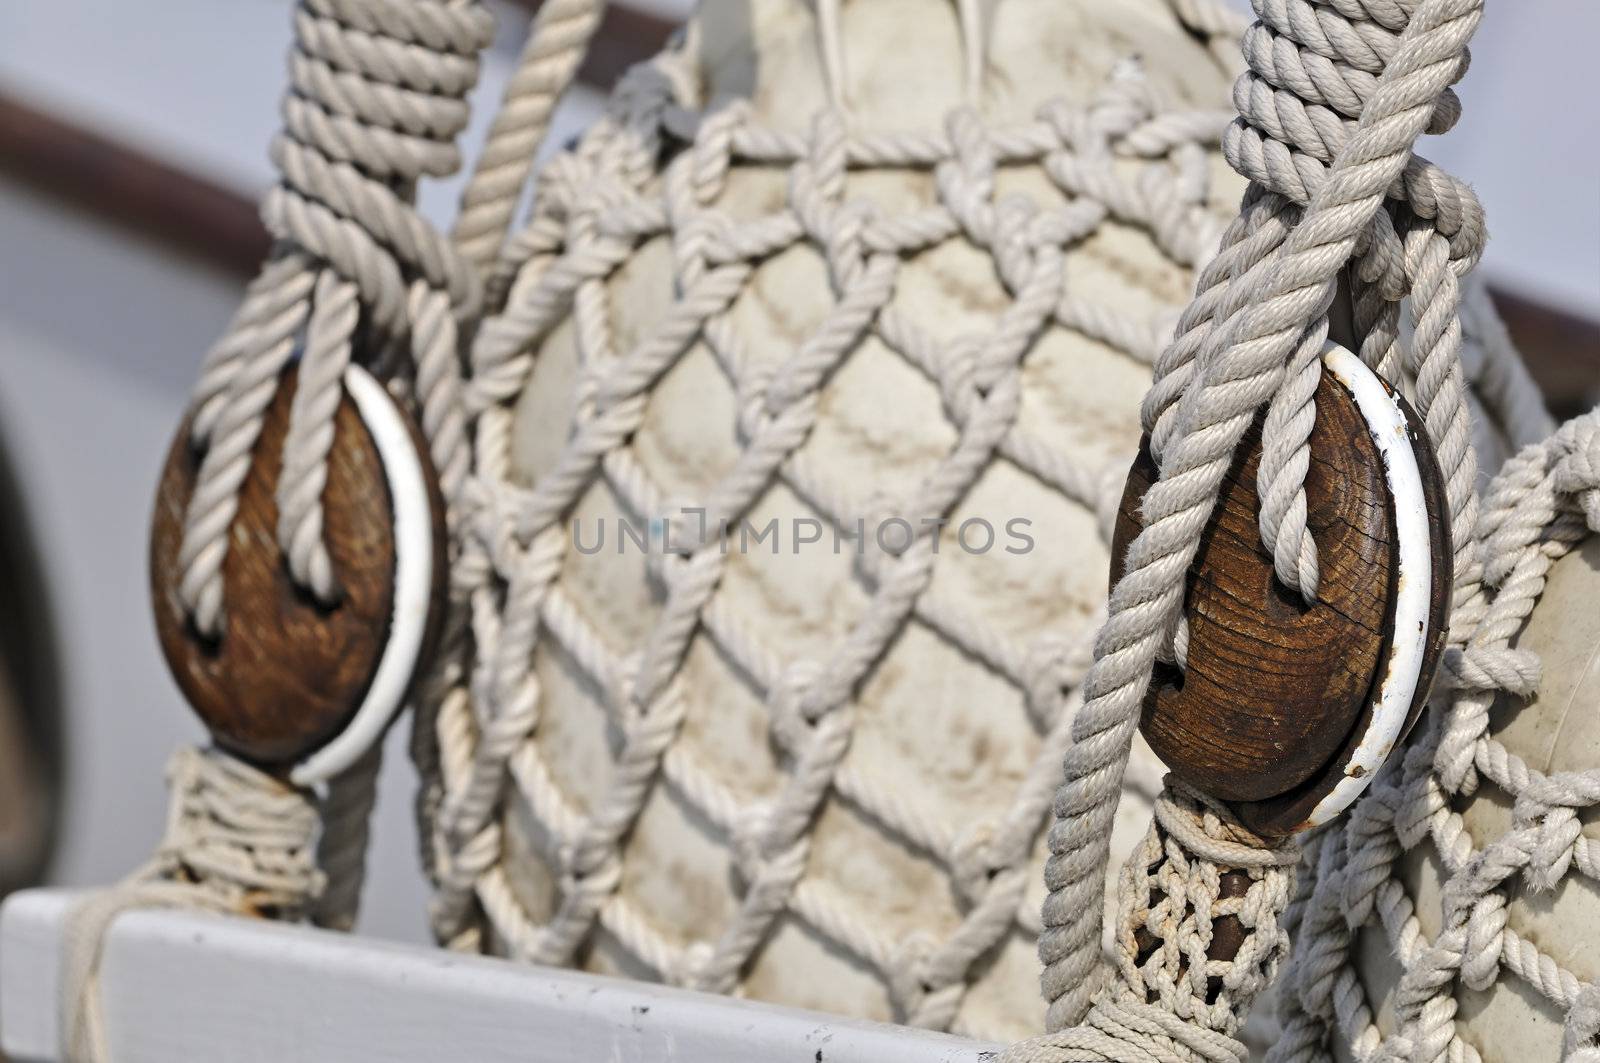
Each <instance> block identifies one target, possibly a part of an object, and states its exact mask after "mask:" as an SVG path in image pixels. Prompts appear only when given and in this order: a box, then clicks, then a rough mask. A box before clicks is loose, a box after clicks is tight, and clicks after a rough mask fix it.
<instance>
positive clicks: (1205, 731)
mask: <svg viewBox="0 0 1600 1063" xmlns="http://www.w3.org/2000/svg"><path fill="white" fill-rule="evenodd" d="M1316 401H1317V417H1316V425H1315V427H1314V428H1313V430H1312V433H1311V442H1310V448H1311V449H1310V454H1311V468H1310V471H1309V473H1308V474H1307V476H1306V485H1305V490H1306V505H1307V523H1308V525H1309V526H1310V529H1311V534H1312V537H1313V539H1314V540H1315V541H1316V544H1317V552H1318V562H1319V566H1320V582H1319V586H1318V592H1317V600H1316V601H1315V602H1313V603H1311V604H1309V605H1307V604H1306V603H1304V602H1302V601H1301V599H1300V596H1299V595H1298V594H1297V593H1296V592H1294V591H1291V590H1289V589H1288V588H1286V587H1285V586H1284V585H1283V584H1281V583H1280V582H1279V581H1278V580H1277V578H1276V576H1275V575H1274V572H1273V565H1272V558H1271V555H1269V554H1268V553H1267V552H1266V549H1265V548H1264V547H1263V546H1262V544H1261V534H1260V531H1259V529H1258V526H1257V514H1258V512H1259V510H1260V505H1259V499H1258V497H1257V494H1256V469H1257V466H1258V465H1259V463H1260V459H1261V426H1260V422H1259V420H1258V422H1257V423H1256V424H1255V425H1254V426H1253V427H1252V428H1251V429H1250V431H1249V432H1248V433H1247V434H1246V436H1245V438H1244V440H1243V441H1242V442H1241V444H1240V446H1239V449H1238V452H1237V456H1236V458H1235V460H1234V463H1233V466H1232V468H1230V469H1229V471H1228V474H1227V476H1226V478H1225V479H1224V482H1223V487H1222V490H1221V493H1220V495H1219V497H1218V500H1217V506H1216V509H1215V511H1214V512H1213V514H1212V517H1211V521H1210V523H1209V525H1208V526H1207V528H1206V531H1205V534H1204V536H1203V538H1202V539H1201V544H1200V550H1199V553H1198V555H1197V556H1196V559H1195V562H1194V564H1193V566H1192V567H1191V568H1190V574H1189V583H1188V589H1187V594H1186V600H1185V613H1186V615H1187V617H1188V622H1189V645H1188V654H1187V667H1186V669H1185V670H1184V671H1183V672H1182V673H1180V672H1179V671H1178V669H1176V668H1175V667H1172V666H1169V665H1157V667H1156V671H1155V675H1154V676H1153V678H1152V680H1151V684H1150V689H1149V691H1148V693H1147V694H1146V696H1145V702H1144V709H1143V714H1142V717H1141V721H1140V725H1141V728H1142V729H1143V731H1144V734H1145V737H1146V739H1147V740H1148V741H1149V743H1150V746H1151V748H1152V749H1153V750H1154V751H1155V752H1156V754H1157V755H1158V756H1159V757H1161V759H1162V760H1163V761H1165V762H1166V764H1167V766H1168V768H1169V769H1170V770H1171V771H1172V772H1173V773H1174V774H1175V775H1177V776H1178V777H1179V778H1181V779H1183V780H1184V781H1186V782H1188V783H1189V784H1190V785H1192V786H1194V787H1196V788H1197V789H1199V790H1201V791H1203V792H1205V793H1207V794H1210V795H1212V796H1213V797H1216V798H1218V799H1220V800H1223V801H1225V802H1227V803H1228V804H1229V806H1230V807H1231V808H1232V809H1233V810H1234V812H1235V814H1236V815H1238V817H1239V819H1240V821H1241V822H1242V823H1243V824H1244V825H1245V826H1247V827H1250V828H1251V829H1253V830H1255V831H1257V832H1258V833H1261V834H1263V835H1266V836H1269V837H1271V836H1282V835H1285V834H1288V833H1292V832H1293V831H1294V830H1296V829H1297V828H1299V827H1301V826H1302V825H1303V823H1304V820H1305V819H1306V817H1307V816H1308V815H1309V814H1310V813H1311V810H1312V809H1313V808H1314V807H1315V806H1316V804H1317V802H1318V801H1320V800H1321V799H1322V798H1323V797H1324V796H1326V795H1327V794H1328V793H1329V792H1331V791H1332V789H1333V788H1334V786H1335V785H1336V784H1337V783H1338V782H1339V780H1340V778H1341V777H1342V776H1343V772H1344V770H1345V767H1344V766H1345V765H1346V764H1347V763H1348V762H1349V759H1350V754H1351V752H1352V751H1353V750H1354V748H1355V746H1356V743H1357V741H1358V740H1359V738H1360V737H1361V735H1362V733H1363V732H1364V730H1365V728H1366V726H1367V723H1368V722H1369V721H1370V718H1371V699H1372V697H1373V695H1374V694H1375V684H1376V683H1377V680H1378V676H1379V672H1380V665H1381V664H1382V663H1383V662H1384V661H1385V660H1386V659H1387V656H1388V653H1389V647H1390V645H1391V636H1392V634H1393V631H1392V620H1393V608H1394V591H1395V588H1396V587H1397V586H1398V580H1400V579H1401V578H1402V575H1403V574H1402V573H1400V572H1399V571H1398V565H1397V557H1396V547H1395V518H1394V512H1393V505H1392V502H1391V500H1390V496H1389V491H1388V487H1387V484H1386V482H1385V479H1384V468H1383V459H1382V457H1381V456H1380V454H1379V452H1378V448H1377V444H1376V443H1375V442H1374V441H1373V439H1372V437H1371V435H1370V434H1369V431H1368V428H1367V425H1366V423H1365V421H1364V420H1363V419H1362V417H1361V414H1360V412H1359V411H1358V409H1357V408H1356V405H1355V401H1354V399H1353V398H1352V397H1351V396H1350V394H1349V392H1347V391H1346V390H1345V388H1344V387H1343V386H1342V385H1341V384H1339V383H1338V382H1337V381H1336V380H1334V378H1333V377H1332V375H1331V374H1329V373H1328V372H1327V371H1326V370H1325V371H1324V372H1323V375H1322V381H1321V384H1320V385H1319V387H1318V389H1317V395H1316ZM1401 403H1402V407H1403V409H1404V411H1405V414H1406V416H1407V418H1408V420H1409V421H1410V422H1411V429H1412V437H1413V444H1414V446H1415V448H1416V451H1417V457H1418V466H1419V469H1420V470H1421V473H1422V481H1423V489H1424V494H1425V495H1427V497H1428V508H1429V523H1430V531H1431V532H1432V535H1431V541H1432V552H1433V579H1432V586H1431V596H1432V598H1431V603H1430V618H1429V632H1430V636H1429V637H1430V642H1429V646H1428V653H1427V657H1426V659H1425V660H1424V664H1423V681H1422V682H1421V683H1420V684H1419V687H1418V690H1417V693H1416V697H1415V699H1414V700H1413V703H1412V706H1411V713H1410V717H1409V719H1408V721H1407V724H1406V726H1407V728H1408V729H1409V727H1410V726H1411V725H1412V724H1413V723H1414V722H1415V721H1416V718H1417V717H1418V715H1420V712H1421V709H1422V705H1423V703H1424V702H1425V700H1426V697H1427V687H1428V679H1429V678H1430V677H1431V676H1432V674H1433V672H1434V668H1435V666H1436V664H1437V660H1438V655H1439V653H1440V651H1441V650H1442V647H1443V636H1444V630H1445V610H1446V605H1447V597H1448V593H1449V588H1450V583H1451V555H1450V548H1449V542H1450V536H1449V529H1448V527H1447V525H1446V521H1447V520H1448V516H1447V514H1448V512H1449V509H1448V506H1447V505H1446V503H1445V500H1444V491H1443V482H1442V477H1441V476H1440V474H1439V469H1438V465H1437V463H1436V461H1435V459H1434V455H1433V451H1432V448H1431V447H1430V446H1429V445H1428V443H1427V435H1426V432H1424V431H1423V430H1422V426H1421V424H1420V422H1419V421H1418V420H1417V418H1416V415H1415V413H1414V411H1412V410H1411V408H1410V407H1409V406H1408V405H1405V404H1404V400H1401ZM1146 443H1148V440H1146ZM1156 472H1157V470H1156V465H1155V462H1154V461H1153V459H1152V458H1151V456H1150V452H1149V449H1148V447H1147V446H1142V447H1141V448H1140V451H1139V456H1138V458H1137V459H1136V460H1135V461H1134V464H1133V468H1132V470H1131V471H1130V473H1129V476H1128V484H1127V487H1126V489H1125V490H1124V493H1123V497H1122V504H1121V507H1120V509H1119V510H1118V514H1117V522H1116V529H1115V534H1114V536H1113V541H1112V558H1113V563H1112V574H1111V583H1112V586H1115V585H1116V582H1117V580H1119V579H1120V578H1121V577H1122V573H1123V565H1124V562H1125V559H1126V557H1127V549H1128V544H1129V543H1131V542H1132V540H1133V538H1134V537H1135V536H1136V535H1137V534H1138V532H1139V530H1140V528H1141V526H1142V525H1141V518H1140V515H1139V504H1140V501H1141V500H1142V499H1143V498H1144V494H1145V492H1146V491H1147V490H1148V489H1149V487H1150V485H1151V484H1152V483H1153V482H1154V481H1155V479H1156ZM1357 770H1358V769H1357Z"/></svg>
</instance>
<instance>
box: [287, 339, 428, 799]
mask: <svg viewBox="0 0 1600 1063" xmlns="http://www.w3.org/2000/svg"><path fill="white" fill-rule="evenodd" d="M344 386H345V390H346V391H348V392H349V393H350V399H351V401H352V402H354V403H355V405H356V410H357V412H359V413H360V414H361V420H362V423H364V424H365V425H366V426H367V431H368V433H370V434H371V436H372V444H373V446H374V447H375V448H377V451H378V460H379V462H381V463H382V465H383V477H384V482H385V483H386V484H387V485H388V487H389V505H390V511H391V512H392V514H393V516H394V609H393V612H392V613H391V614H390V618H389V637H388V639H387V640H386V641H385V642H384V645H383V652H382V654H381V655H380V656H379V657H378V667H377V669H376V670H375V671H374V672H373V673H372V682H371V683H369V684H367V693H366V696H365V697H363V698H362V700H361V705H360V707H359V708H357V709H356V712H355V715H354V716H352V717H351V718H350V723H349V725H348V726H347V727H345V729H344V730H343V731H341V732H339V733H338V734H337V735H335V736H334V737H333V739H332V740H331V741H329V742H328V743H327V744H326V745H324V746H323V747H322V748H320V749H318V750H316V751H315V752H313V753H312V754H311V755H310V756H308V757H306V758H305V759H304V760H303V761H301V762H300V763H299V764H297V765H295V767H294V770H293V771H292V772H290V775H289V777H290V779H291V780H292V781H293V782H294V784H295V785H296V786H315V785H316V784H318V783H321V782H326V781H327V780H329V779H331V778H332V777H333V776H335V775H337V774H339V773H340V772H341V771H344V770H345V769H346V768H348V767H350V765H352V764H354V763H355V762H356V761H357V760H359V759H361V756H362V754H364V753H366V751H367V750H368V749H370V748H371V747H372V744H373V743H374V742H378V741H381V740H382V738H383V732H384V729H385V728H387V727H388V726H389V721H390V720H392V719H394V714H395V713H396V712H398V711H399V709H400V703H401V702H402V701H403V700H404V699H405V694H406V689H407V688H408V687H409V686H410V685H411V677H412V676H413V675H415V674H416V670H417V659H418V657H419V656H420V655H421V653H422V640H423V636H424V635H425V634H426V633H427V629H428V612H429V607H430V606H431V605H432V599H433V558H434V549H433V546H434V544H433V506H432V504H431V500H430V499H429V496H428V477H427V475H426V474H425V473H424V472H423V469H422V459H421V457H420V456H419V455H418V454H417V445H416V442H415V441H414V440H413V438H412V435H411V432H410V430H409V429H407V427H406V422H405V419H404V416H403V415H402V414H401V413H400V407H399V406H397V405H396V404H395V401H394V399H393V398H392V397H391V396H390V395H389V393H388V392H387V391H386V390H384V387H383V385H382V384H380V383H378V382H377V381H376V380H374V379H373V377H372V374H371V373H368V372H367V371H366V370H365V369H363V368H361V367H360V366H358V365H352V366H350V367H349V368H348V369H346V370H345V374H344Z"/></svg>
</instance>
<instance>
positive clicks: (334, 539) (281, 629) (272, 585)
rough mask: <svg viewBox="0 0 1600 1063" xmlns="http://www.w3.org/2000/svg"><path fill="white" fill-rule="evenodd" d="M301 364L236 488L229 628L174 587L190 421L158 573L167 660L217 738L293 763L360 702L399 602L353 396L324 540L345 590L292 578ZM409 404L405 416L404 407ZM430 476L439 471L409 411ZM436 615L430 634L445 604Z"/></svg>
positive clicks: (158, 533)
mask: <svg viewBox="0 0 1600 1063" xmlns="http://www.w3.org/2000/svg"><path fill="white" fill-rule="evenodd" d="M294 390H295V371H294V369H293V368H291V369H290V370H288V371H287V373H286V374H285V377H284V379H283V381H282V383H281V386H280V387H279V389H278V393H277V395H276V397H275V398H274V399H273V402H272V405H271V407H270V408H269V410H268V411H267V415H266V421H265V424H264V425H263V426H262V431H261V437H260V439H259V440H258V442H257V443H256V447H255V453H254V458H253V461H252V464H251V467H250V471H249V474H248V475H247V477H246V479H245V482H244V485H243V488H242V490H241V491H240V495H239V511H238V514H237V516H236V517H235V518H234V521H233V525H232V528H231V530H230V536H229V542H228V553H227V558H226V560H225V561H224V563H223V581H224V598H223V601H224V606H223V608H224V629H223V632H222V635H221V637H220V638H219V639H216V640H214V641H213V640H209V639H206V638H203V637H201V635H200V634H199V633H198V632H197V630H196V629H195V627H194V625H193V624H192V622H190V620H189V619H188V617H187V614H186V613H185V610H184V608H183V605H182V603H181V602H180V601H179V599H178V594H177V588H178V583H179V579H180V578H181V572H180V570H179V567H178V563H177V562H178V551H179V548H180V546H181V543H182V539H183V523H184V514H185V512H186V510H187V508H188V504H189V498H190V495H191V494H192V492H193V488H194V483H195V476H196V473H197V471H198V468H199V457H200V456H199V455H198V454H196V453H195V451H194V449H193V448H192V447H191V445H190V443H189V424H188V422H187V421H185V423H184V424H183V426H182V427H180V428H179V430H178V436H177V439H176V440H174V442H173V444H172V449H171V451H170V453H169V454H168V457H167V464H166V467H165V469H164V470H163V473H162V476H161V484H160V488H159V491H158V493H157V496H156V508H155V518H154V522H153V527H152V533H151V542H150V586H151V595H152V599H153V602H154V605H155V614H156V630H157V634H158V635H159V637H160V641H161V649H162V652H163V653H164V654H165V656H166V659H167V664H168V666H169V667H170V668H171V669H172V674H173V676H174V678H175V679H176V680H177V683H178V686H179V687H180V688H181V689H182V691H183V693H184V696H185V697H186V698H187V699H188V700H189V703H190V704H191V705H192V706H193V707H194V710H195V712H196V713H197V714H198V715H199V716H200V718H201V720H202V721H204V723H205V725H206V727H207V728H208V729H209V730H210V731H211V734H212V736H213V738H214V739H215V740H216V742H217V744H218V745H220V746H222V747H223V748H225V749H228V750H230V751H231V752H234V753H236V754H239V755H240V756H243V757H244V758H246V759H248V760H251V761H254V762H256V763H259V764H261V765H263V766H266V767H270V768H281V767H286V766H288V765H290V764H291V763H293V762H294V761H296V760H299V759H300V758H302V757H304V756H305V755H306V754H308V753H310V752H311V751H313V750H314V749H316V748H317V747H318V746H320V745H322V744H323V743H325V742H326V741H328V740H329V739H330V738H332V737H333V736H334V735H336V734H337V733H338V732H339V731H340V730H341V729H342V728H343V727H344V726H345V724H346V723H347V722H348V721H349V719H350V717H351V716H352V715H353V714H354V713H355V711H356V709H357V708H358V707H359V706H360V704H361V701H362V698H363V696H364V695H365V693H366V690H367V687H368V684H369V683H370V682H371V680H372V676H373V673H374V671H375V670H376V668H377V664H378V660H379V658H380V656H381V654H382V652H383V647H384V643H385V640H386V639H387V637H388V632H389V623H390V617H391V613H392V608H393V594H394V567H395V533H394V527H393V515H392V514H393V507H392V504H391V500H390V497H389V488H388V483H387V480H386V479H385V476H384V470H383V465H382V461H381V457H380V455H379V452H378V449H377V447H376V446H375V445H374V443H373V440H372V437H371V435H370V433H369V432H368V430H367V428H366V426H365V424H364V423H363V422H362V419H361V415H360V413H359V412H358V411H357V409H356V406H355V404H354V403H353V402H352V401H351V399H350V397H349V395H348V394H347V395H345V396H344V397H343V399H342V400H341V402H340V405H339V410H338V414H337V417H336V420H335V432H334V441H333V446H332V449H331V451H330V453H329V455H328V477H327V484H326V487H325V489H324V491H323V511H324V541H325V542H326V544H327V548H328V553H329V555H330V557H331V559H332V562H333V572H334V577H335V579H336V580H337V582H338V585H339V591H340V593H339V597H338V600H337V602H336V603H334V604H332V605H331V606H323V605H321V604H319V603H318V602H317V601H316V600H315V599H314V598H313V597H312V596H311V595H310V593H309V592H306V591H303V590H301V589H300V588H298V587H296V586H295V585H294V583H293V581H292V580H291V579H290V575H289V570H288V566H287V563H286V562H285V559H284V557H283V555H282V551H281V550H280V549H279V546H278V538H277V522H278V507H277V503H276V501H275V494H274V492H275V491H276V488H277V483H278V475H279V470H280V467H281V465H282V457H283V444H284V436H285V434H286V432H287V429H288V423H289V407H290V403H291V402H292V400H293V395H294ZM402 416H404V414H403V412H402ZM406 424H407V426H408V428H410V429H411V434H412V439H413V444H414V445H415V446H416V447H417V452H418V456H419V458H420V459H421V460H422V462H423V468H424V473H425V479H426V480H427V481H428V483H429V484H430V485H433V484H434V483H435V480H436V478H435V477H434V475H433V472H432V469H431V467H430V466H429V465H428V463H427V452H426V448H425V447H423V446H422V442H421V437H420V435H419V434H418V433H417V431H416V428H415V425H414V424H412V422H411V420H410V418H406ZM430 500H431V503H432V504H431V509H432V516H433V544H434V558H433V579H434V594H433V600H434V602H435V603H437V602H439V601H441V600H442V590H443V580H444V578H445V575H444V574H445V556H444V543H445V535H444V527H443V511H444V510H443V505H442V503H441V502H440V500H439V498H438V496H437V491H436V488H434V489H431V490H430ZM433 612H434V614H435V615H434V617H433V618H432V620H430V625H429V626H430V637H429V638H428V639H426V640H425V647H424V652H423V655H422V658H421V659H424V660H425V659H426V656H427V645H429V644H431V643H432V641H433V639H432V637H431V635H432V629H433V628H434V627H436V620H437V613H438V609H437V608H435V609H434V610H433Z"/></svg>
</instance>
